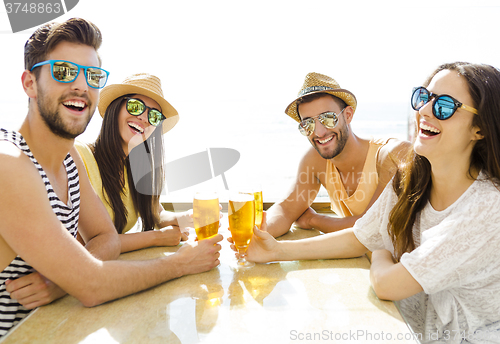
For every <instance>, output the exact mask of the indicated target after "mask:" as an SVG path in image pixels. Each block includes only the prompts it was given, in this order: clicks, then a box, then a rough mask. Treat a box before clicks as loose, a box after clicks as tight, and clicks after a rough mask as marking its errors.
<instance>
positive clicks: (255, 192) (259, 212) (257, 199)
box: [253, 185, 264, 229]
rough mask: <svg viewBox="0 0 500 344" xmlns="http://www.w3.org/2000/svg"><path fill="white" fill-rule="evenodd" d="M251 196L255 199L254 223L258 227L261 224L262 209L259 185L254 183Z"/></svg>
mask: <svg viewBox="0 0 500 344" xmlns="http://www.w3.org/2000/svg"><path fill="white" fill-rule="evenodd" d="M253 196H254V199H255V225H256V226H257V228H258V229H260V226H261V225H262V211H263V209H264V203H263V200H262V187H261V186H260V185H255V186H254V187H253Z"/></svg>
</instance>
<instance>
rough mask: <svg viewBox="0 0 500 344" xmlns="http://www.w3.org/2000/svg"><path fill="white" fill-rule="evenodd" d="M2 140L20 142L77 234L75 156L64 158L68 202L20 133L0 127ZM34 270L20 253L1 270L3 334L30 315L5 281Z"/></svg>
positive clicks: (57, 210) (63, 219) (62, 217)
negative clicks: (13, 295) (9, 289)
mask: <svg viewBox="0 0 500 344" xmlns="http://www.w3.org/2000/svg"><path fill="white" fill-rule="evenodd" d="M0 140H2V141H9V142H11V143H13V144H14V145H16V146H17V147H18V148H19V149H20V150H21V151H22V152H23V153H24V154H26V155H27V156H28V157H29V158H30V160H31V162H33V164H34V165H35V167H36V168H37V169H38V172H39V173H40V177H41V178H42V181H43V183H44V184H45V189H46V190H47V197H48V200H49V202H50V205H51V207H52V210H53V211H54V214H55V215H56V216H57V218H58V219H59V221H61V223H62V224H63V225H64V227H66V229H67V230H68V231H69V232H70V234H71V235H73V236H74V237H76V233H77V229H78V216H79V213H80V184H79V179H78V170H77V168H76V165H75V162H74V161H73V159H72V158H71V155H69V154H68V155H67V156H66V158H65V159H64V165H65V166H66V173H67V175H68V204H64V203H63V202H62V201H61V200H60V199H59V198H58V197H57V195H56V193H55V192H54V189H53V188H52V185H51V184H50V181H49V178H48V177H47V175H46V174H45V172H44V170H43V168H42V166H41V165H40V164H39V163H38V161H37V160H36V159H35V157H34V156H33V154H32V153H31V151H30V149H29V147H28V145H27V144H26V141H25V140H24V138H23V137H22V136H21V134H20V133H18V132H15V131H10V130H5V129H2V128H0ZM33 271H34V269H33V268H32V267H31V266H30V265H29V264H28V263H26V262H25V261H24V260H23V259H22V258H21V257H19V256H17V257H16V258H14V260H13V261H12V262H11V263H10V264H9V266H7V267H6V268H5V269H4V270H3V271H2V272H1V273H0V337H2V336H3V335H5V334H6V333H7V331H9V330H10V329H11V328H12V327H13V326H14V325H16V324H17V323H18V322H19V321H21V320H22V319H23V318H24V317H26V316H27V315H28V314H29V312H30V310H28V309H26V308H24V307H23V306H22V305H20V304H19V303H18V302H17V301H16V300H13V299H11V298H10V296H9V293H8V292H7V291H6V290H5V281H6V280H7V279H10V280H15V279H17V278H19V277H22V276H25V275H29V274H30V273H32V272H33Z"/></svg>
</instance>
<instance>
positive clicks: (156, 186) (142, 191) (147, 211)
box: [91, 95, 164, 234]
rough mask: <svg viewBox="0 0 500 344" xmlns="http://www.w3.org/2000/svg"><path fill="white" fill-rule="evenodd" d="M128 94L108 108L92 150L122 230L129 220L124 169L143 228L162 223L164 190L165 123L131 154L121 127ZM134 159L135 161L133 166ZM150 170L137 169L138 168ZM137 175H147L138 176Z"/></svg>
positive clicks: (149, 228) (146, 229)
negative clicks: (124, 149)
mask: <svg viewBox="0 0 500 344" xmlns="http://www.w3.org/2000/svg"><path fill="white" fill-rule="evenodd" d="M129 96H132V95H125V96H122V97H119V98H117V99H115V100H114V101H113V102H111V104H110V105H109V106H108V108H107V109H106V113H105V115H104V119H103V123H102V127H101V132H100V133H99V136H98V137H97V140H96V142H95V143H94V145H93V147H91V148H92V151H93V153H94V157H95V159H96V161H97V165H98V166H99V173H100V175H101V180H102V188H103V194H104V195H105V196H106V197H107V201H108V203H109V205H110V206H111V208H112V209H113V212H114V215H115V220H114V222H115V227H116V230H117V231H118V233H120V234H121V233H122V232H123V229H124V228H125V225H126V224H127V217H128V210H127V209H126V208H125V205H124V204H123V201H122V197H121V196H122V195H123V194H124V189H125V178H124V171H125V169H126V170H127V175H128V184H129V188H130V193H131V196H132V200H133V202H134V208H135V209H136V210H137V212H138V213H139V216H140V217H141V220H142V230H143V231H148V230H152V229H154V228H155V227H158V226H159V222H160V218H159V214H160V210H161V209H160V202H159V198H160V193H161V191H162V189H163V180H164V175H163V144H162V137H161V134H162V127H161V125H160V126H158V127H157V128H156V129H155V130H154V132H153V133H152V134H151V136H150V137H149V138H148V139H147V140H145V141H144V142H143V143H142V144H141V145H139V146H137V147H135V148H134V149H132V151H131V152H130V154H129V155H128V156H126V155H125V153H124V152H123V148H122V143H121V136H120V132H119V128H118V114H119V112H120V110H121V108H122V106H123V104H124V102H125V97H129ZM131 161H132V162H133V164H134V169H132V166H131ZM136 166H137V167H138V168H139V169H141V168H142V169H146V170H147V172H146V173H143V172H140V173H137V169H136V168H135V167H136ZM134 175H135V176H136V178H137V176H138V175H141V176H142V175H143V177H142V178H140V179H139V180H134Z"/></svg>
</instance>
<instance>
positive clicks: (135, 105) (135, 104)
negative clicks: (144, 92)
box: [125, 97, 166, 127]
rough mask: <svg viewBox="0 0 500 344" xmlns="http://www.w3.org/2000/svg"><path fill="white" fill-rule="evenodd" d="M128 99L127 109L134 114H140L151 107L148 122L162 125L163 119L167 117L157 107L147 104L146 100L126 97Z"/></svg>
mask: <svg viewBox="0 0 500 344" xmlns="http://www.w3.org/2000/svg"><path fill="white" fill-rule="evenodd" d="M125 99H126V100H127V111H128V113H129V114H131V115H132V116H140V115H142V114H143V113H144V111H146V109H149V111H148V122H149V124H151V125H152V126H154V127H157V126H159V125H160V123H161V121H163V120H164V119H166V117H165V116H164V115H163V114H162V113H161V112H160V111H159V110H157V109H155V108H151V107H149V106H146V104H144V102H143V101H142V100H140V99H137V98H129V97H125Z"/></svg>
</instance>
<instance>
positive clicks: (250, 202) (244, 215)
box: [228, 193, 255, 253]
mask: <svg viewBox="0 0 500 344" xmlns="http://www.w3.org/2000/svg"><path fill="white" fill-rule="evenodd" d="M228 218H229V229H230V231H231V236H232V237H233V241H234V245H235V246H236V248H237V249H238V252H240V253H245V252H246V250H247V247H248V245H250V240H251V239H252V234H253V227H254V226H255V200H254V195H253V194H251V193H236V194H234V195H232V196H231V198H230V199H229V209H228Z"/></svg>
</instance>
